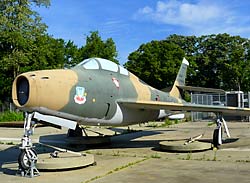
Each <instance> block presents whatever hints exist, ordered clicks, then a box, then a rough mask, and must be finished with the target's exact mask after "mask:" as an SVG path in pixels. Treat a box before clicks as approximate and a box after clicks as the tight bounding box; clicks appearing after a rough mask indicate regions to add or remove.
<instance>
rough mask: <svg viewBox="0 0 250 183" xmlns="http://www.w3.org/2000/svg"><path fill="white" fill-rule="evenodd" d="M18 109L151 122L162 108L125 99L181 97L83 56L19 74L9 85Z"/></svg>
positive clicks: (94, 121)
mask: <svg viewBox="0 0 250 183" xmlns="http://www.w3.org/2000/svg"><path fill="white" fill-rule="evenodd" d="M12 98H13V102H14V103H15V105H16V106H17V107H19V108H20V109H21V110H24V111H28V112H34V111H36V112H40V113H42V114H48V115H53V116H58V117H62V118H65V119H70V120H74V121H77V122H78V123H79V124H84V125H119V126H120V125H128V124H133V123H139V122H146V121H150V120H155V119H157V118H159V117H163V116H164V115H167V114H166V112H165V111H163V110H162V111H161V110H150V109H143V108H139V109H138V108H128V107H126V106H123V105H120V103H119V102H123V101H167V102H175V103H181V102H183V101H182V100H180V99H179V98H175V97H172V96H170V94H169V93H166V92H162V91H160V90H157V89H155V88H153V87H151V86H149V85H147V84H146V83H144V82H143V81H141V80H140V79H139V78H138V77H136V76H135V75H134V74H132V73H130V72H128V71H127V70H126V69H124V68H123V67H121V66H118V65H117V64H115V63H113V62H111V61H108V60H105V59H100V58H91V59H87V60H84V61H83V62H82V63H80V64H78V65H77V66H75V67H74V68H72V69H69V70H42V71H32V72H27V73H23V74H21V75H19V76H18V77H17V78H16V79H15V81H14V83H13V89H12Z"/></svg>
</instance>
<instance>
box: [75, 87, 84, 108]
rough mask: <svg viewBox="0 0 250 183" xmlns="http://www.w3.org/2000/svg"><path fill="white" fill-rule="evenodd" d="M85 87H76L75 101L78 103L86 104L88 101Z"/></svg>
mask: <svg viewBox="0 0 250 183" xmlns="http://www.w3.org/2000/svg"><path fill="white" fill-rule="evenodd" d="M84 93H85V88H84V87H80V86H77V87H76V94H75V96H74V100H75V103H77V104H84V103H85V102H86V96H84Z"/></svg>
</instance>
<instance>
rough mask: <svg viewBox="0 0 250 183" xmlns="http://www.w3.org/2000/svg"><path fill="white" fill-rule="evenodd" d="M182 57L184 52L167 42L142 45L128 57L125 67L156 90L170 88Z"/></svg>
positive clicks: (152, 42)
mask: <svg viewBox="0 0 250 183" xmlns="http://www.w3.org/2000/svg"><path fill="white" fill-rule="evenodd" d="M183 57H184V51H183V50H182V49H181V48H180V47H179V46H178V45H176V44H173V43H169V42H167V41H151V42H150V43H146V44H142V45H141V46H140V47H139V49H137V50H136V51H134V52H132V53H131V54H130V55H129V57H128V60H129V61H128V62H127V63H126V64H125V67H126V68H127V69H128V70H129V71H131V72H132V73H134V74H135V75H137V76H138V77H139V78H141V79H143V80H144V81H145V82H146V83H148V84H149V85H151V86H153V87H156V88H160V89H162V88H165V87H167V86H172V85H173V82H174V80H175V77H176V74H177V72H178V69H179V66H180V64H181V61H182V58H183Z"/></svg>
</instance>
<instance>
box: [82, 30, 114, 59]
mask: <svg viewBox="0 0 250 183" xmlns="http://www.w3.org/2000/svg"><path fill="white" fill-rule="evenodd" d="M79 56H80V58H81V60H84V59H87V58H91V57H100V58H105V59H108V60H111V61H113V62H115V63H119V61H118V60H117V59H116V57H117V51H116V46H115V43H114V41H113V39H112V38H108V39H107V40H106V41H103V40H102V39H101V37H100V36H99V33H98V31H94V32H90V36H87V39H86V45H85V46H83V47H81V48H80V49H79Z"/></svg>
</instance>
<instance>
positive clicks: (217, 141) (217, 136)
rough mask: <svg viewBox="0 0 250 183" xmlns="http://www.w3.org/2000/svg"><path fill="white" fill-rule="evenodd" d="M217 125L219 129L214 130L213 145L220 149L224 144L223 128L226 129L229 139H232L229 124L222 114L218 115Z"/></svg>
mask: <svg viewBox="0 0 250 183" xmlns="http://www.w3.org/2000/svg"><path fill="white" fill-rule="evenodd" d="M216 118H217V119H216V125H217V127H216V128H215V130H214V134H213V144H214V147H216V148H217V147H218V146H220V145H221V144H222V126H223V127H224V130H225V133H226V134H227V137H229V138H230V133H229V130H228V127H227V123H226V121H225V120H224V118H223V116H222V114H221V113H217V114H216Z"/></svg>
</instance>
